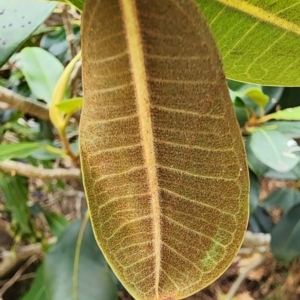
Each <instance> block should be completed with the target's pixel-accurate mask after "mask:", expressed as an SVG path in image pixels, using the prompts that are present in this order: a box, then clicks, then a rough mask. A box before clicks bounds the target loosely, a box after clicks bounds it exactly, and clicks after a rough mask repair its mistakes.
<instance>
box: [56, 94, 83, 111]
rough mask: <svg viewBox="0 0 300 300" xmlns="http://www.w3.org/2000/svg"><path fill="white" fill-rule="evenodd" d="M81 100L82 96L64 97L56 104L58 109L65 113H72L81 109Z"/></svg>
mask: <svg viewBox="0 0 300 300" xmlns="http://www.w3.org/2000/svg"><path fill="white" fill-rule="evenodd" d="M82 101H83V99H82V97H78V98H72V99H66V100H63V101H62V102H60V103H58V104H57V105H56V106H57V107H58V108H59V110H60V111H62V112H64V113H66V114H72V113H74V112H75V111H77V110H79V109H81V107H82Z"/></svg>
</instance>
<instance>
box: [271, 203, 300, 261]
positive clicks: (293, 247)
mask: <svg viewBox="0 0 300 300" xmlns="http://www.w3.org/2000/svg"><path fill="white" fill-rule="evenodd" d="M299 216H300V204H297V205H295V206H293V207H292V208H291V209H290V210H289V211H288V212H287V213H286V214H285V215H284V216H283V217H282V218H281V220H280V221H279V223H278V224H277V225H276V226H275V227H274V229H273V230H272V232H271V250H272V253H273V254H274V256H275V258H276V259H278V260H279V261H282V262H284V263H289V262H291V261H292V260H294V259H296V258H297V257H299V256H300V242H299V241H300V238H299V237H300V218H299Z"/></svg>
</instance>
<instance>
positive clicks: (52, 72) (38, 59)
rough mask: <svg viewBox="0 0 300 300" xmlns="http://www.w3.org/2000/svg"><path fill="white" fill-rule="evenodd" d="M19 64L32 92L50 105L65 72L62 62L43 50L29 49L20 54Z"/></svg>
mask: <svg viewBox="0 0 300 300" xmlns="http://www.w3.org/2000/svg"><path fill="white" fill-rule="evenodd" d="M19 63H20V69H21V70H22V72H23V74H24V76H25V78H26V81H27V83H28V85H29V87H30V89H31V92H32V93H33V94H34V95H35V96H36V97H37V98H38V99H42V100H44V101H46V102H47V103H48V102H49V101H50V100H51V97H52V93H53V91H54V87H55V85H56V83H57V81H58V79H59V78H60V75H61V74H62V72H63V70H64V67H63V65H62V64H61V62H60V61H59V60H58V59H57V58H56V57H55V56H53V55H52V54H50V53H49V52H47V51H45V50H43V49H41V48H38V47H27V48H24V49H23V50H22V51H21V52H20V56H19Z"/></svg>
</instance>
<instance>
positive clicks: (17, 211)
mask: <svg viewBox="0 0 300 300" xmlns="http://www.w3.org/2000/svg"><path fill="white" fill-rule="evenodd" d="M0 187H1V189H2V191H3V194H4V197H5V200H6V202H5V203H6V205H7V208H8V209H9V210H10V211H11V213H12V219H13V221H14V222H16V223H17V225H18V226H19V227H20V229H21V231H22V233H23V234H29V233H31V229H30V226H29V208H28V206H27V201H28V184H27V182H26V181H25V180H24V178H23V177H20V176H14V177H11V176H3V177H2V178H0Z"/></svg>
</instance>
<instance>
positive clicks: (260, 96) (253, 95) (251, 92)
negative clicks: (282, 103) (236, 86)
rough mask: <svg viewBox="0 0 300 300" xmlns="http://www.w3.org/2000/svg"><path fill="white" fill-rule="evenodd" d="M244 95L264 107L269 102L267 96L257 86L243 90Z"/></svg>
mask: <svg viewBox="0 0 300 300" xmlns="http://www.w3.org/2000/svg"><path fill="white" fill-rule="evenodd" d="M244 95H245V96H247V97H248V98H250V99H251V100H252V101H253V102H254V103H256V104H257V105H258V106H260V107H265V106H266V105H267V104H268V102H269V97H268V96H267V95H266V94H264V93H263V91H262V90H261V89H259V88H251V89H247V90H245V91H244Z"/></svg>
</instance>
